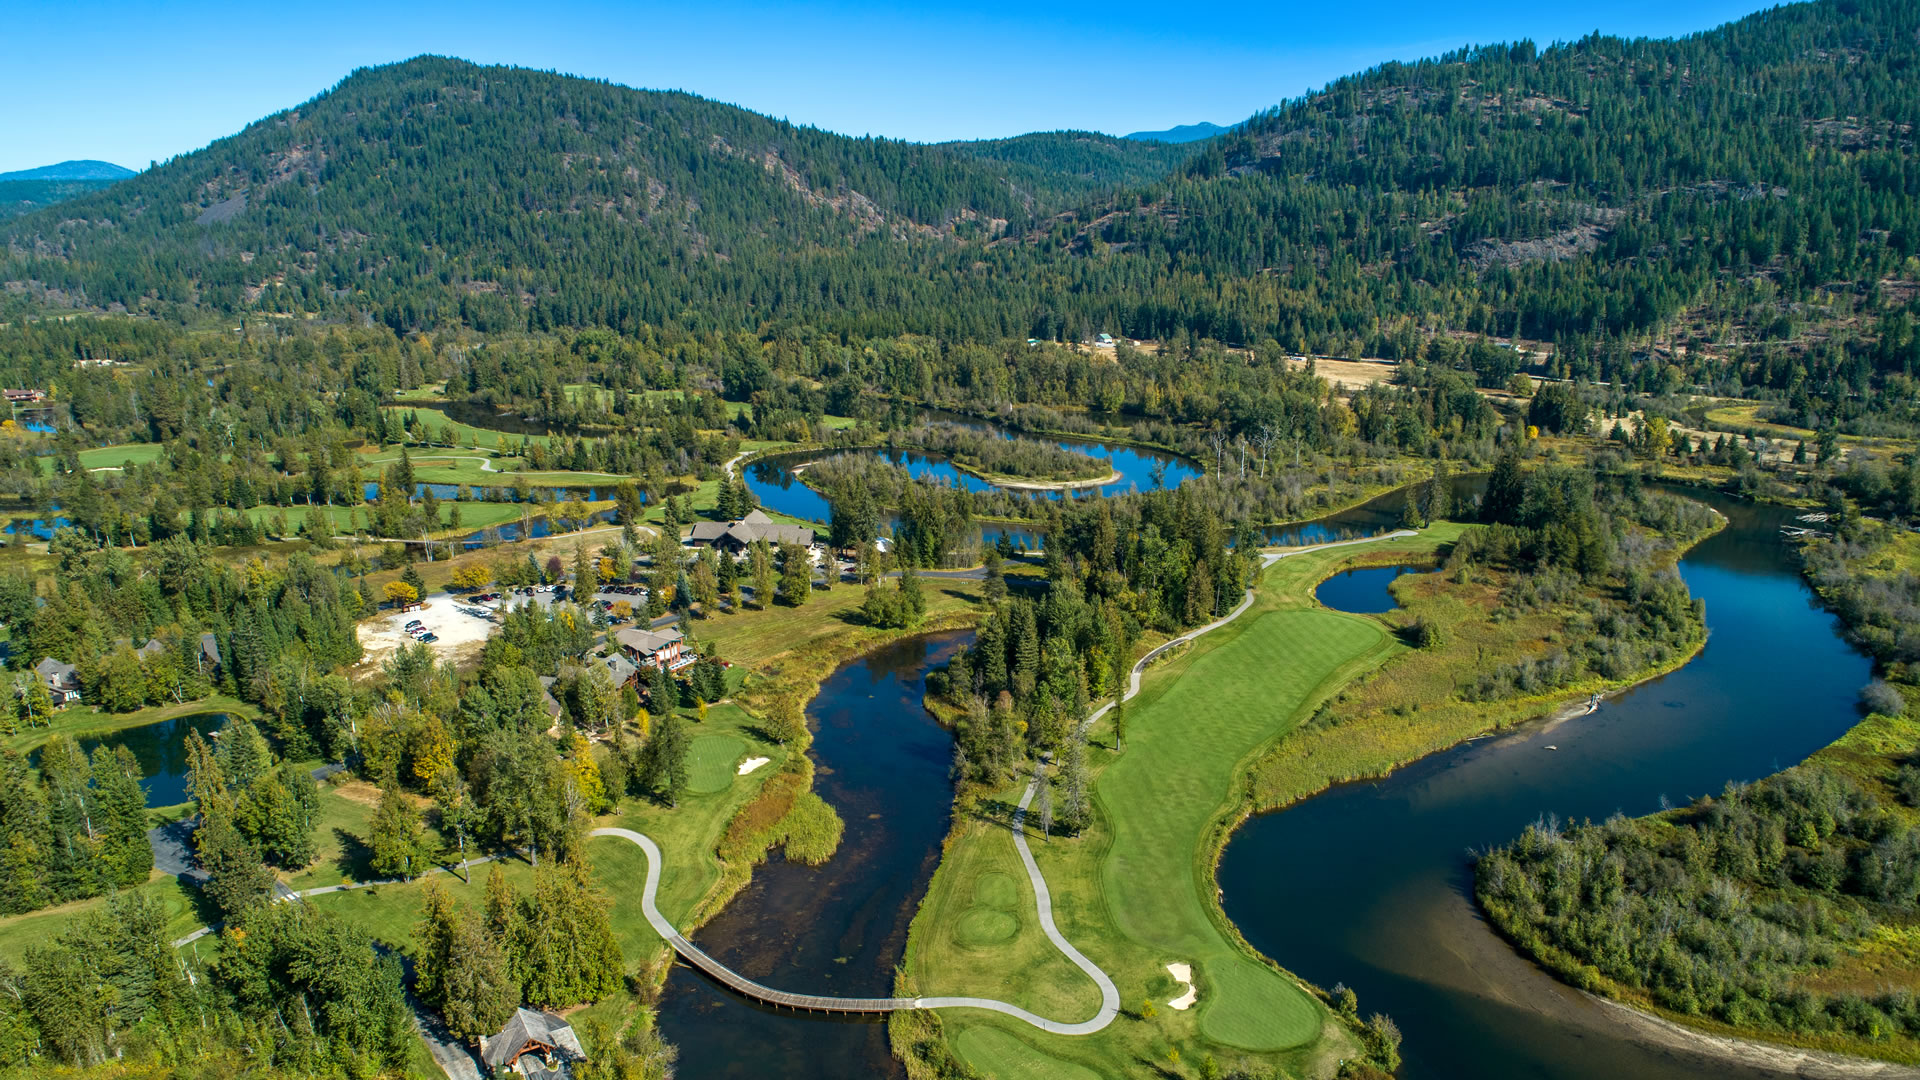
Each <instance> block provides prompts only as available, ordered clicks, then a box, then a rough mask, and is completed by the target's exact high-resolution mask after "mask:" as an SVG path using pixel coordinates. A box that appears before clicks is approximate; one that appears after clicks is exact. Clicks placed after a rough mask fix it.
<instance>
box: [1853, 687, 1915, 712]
mask: <svg viewBox="0 0 1920 1080" xmlns="http://www.w3.org/2000/svg"><path fill="white" fill-rule="evenodd" d="M1860 703H1861V704H1862V705H1865V706H1866V707H1867V711H1868V712H1876V713H1879V714H1880V715H1882V716H1899V715H1900V714H1901V713H1904V712H1906V711H1907V699H1906V698H1905V697H1904V696H1902V695H1901V693H1900V691H1898V690H1895V689H1894V688H1893V687H1892V686H1891V685H1890V684H1888V683H1887V682H1886V681H1885V680H1884V679H1875V680H1873V681H1872V682H1870V683H1868V684H1867V685H1865V686H1863V687H1861V688H1860Z"/></svg>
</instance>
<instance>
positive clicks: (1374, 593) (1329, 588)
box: [1313, 566, 1414, 615]
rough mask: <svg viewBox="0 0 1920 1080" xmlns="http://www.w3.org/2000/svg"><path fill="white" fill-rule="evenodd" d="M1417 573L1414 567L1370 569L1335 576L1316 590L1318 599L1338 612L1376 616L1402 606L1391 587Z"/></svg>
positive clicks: (1349, 571) (1370, 567)
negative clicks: (1401, 576) (1401, 579)
mask: <svg viewBox="0 0 1920 1080" xmlns="http://www.w3.org/2000/svg"><path fill="white" fill-rule="evenodd" d="M1411 573H1414V569H1413V567H1411V566H1369V567H1367V568H1365V569H1363V570H1348V571H1345V572H1343V573H1339V574H1335V575H1333V576H1332V577H1330V578H1328V579H1327V580H1325V581H1323V582H1321V583H1320V587H1319V588H1318V589H1316V590H1314V594H1313V596H1314V599H1316V600H1318V601H1320V602H1321V603H1322V604H1324V605H1326V606H1327V607H1330V608H1332V609H1333V610H1335V611H1351V612H1355V613H1356V614H1361V615H1373V614H1377V613H1379V612H1382V611H1392V610H1393V609H1394V608H1397V607H1399V606H1400V604H1399V602H1398V601H1396V600H1394V598H1393V593H1392V592H1391V591H1390V590H1389V588H1388V587H1389V586H1391V585H1392V584H1393V579H1394V578H1397V577H1399V576H1400V575H1401V574H1411Z"/></svg>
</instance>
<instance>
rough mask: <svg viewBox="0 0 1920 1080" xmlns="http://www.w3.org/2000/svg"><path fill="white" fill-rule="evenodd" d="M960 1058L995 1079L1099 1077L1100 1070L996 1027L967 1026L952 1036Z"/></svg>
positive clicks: (1096, 1079) (1086, 1079)
mask: <svg viewBox="0 0 1920 1080" xmlns="http://www.w3.org/2000/svg"><path fill="white" fill-rule="evenodd" d="M956 1045H958V1047H959V1052H960V1059H961V1060H962V1061H965V1062H966V1063H967V1064H968V1065H971V1066H973V1067H974V1068H975V1069H978V1070H979V1071H980V1073H981V1075H983V1076H991V1077H994V1078H995V1080H1099V1078H1100V1074H1099V1073H1097V1072H1094V1071H1093V1070H1092V1069H1087V1068H1082V1067H1081V1066H1079V1065H1072V1064H1069V1063H1067V1062H1064V1061H1061V1060H1060V1059H1059V1058H1054V1057H1048V1056H1047V1055H1046V1054H1043V1053H1041V1052H1040V1051H1039V1050H1036V1049H1034V1047H1033V1045H1032V1044H1030V1043H1028V1042H1026V1041H1025V1040H1023V1039H1021V1038H1020V1037H1019V1036H1016V1035H1014V1034H1013V1033H1011V1032H1008V1031H1002V1030H1000V1029H998V1028H987V1027H982V1028H968V1029H967V1030H965V1031H963V1032H961V1033H960V1037H959V1039H957V1040H956Z"/></svg>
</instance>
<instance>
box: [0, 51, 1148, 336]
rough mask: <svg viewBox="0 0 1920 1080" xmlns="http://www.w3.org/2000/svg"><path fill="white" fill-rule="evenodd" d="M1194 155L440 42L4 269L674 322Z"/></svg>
mask: <svg viewBox="0 0 1920 1080" xmlns="http://www.w3.org/2000/svg"><path fill="white" fill-rule="evenodd" d="M1094 142H1097V143H1098V144H1099V147H1098V148H1097V149H1094V150H1088V149H1085V148H1084V144H1089V143H1094ZM1134 162H1141V163H1147V164H1134ZM1154 162H1157V163H1158V165H1159V168H1158V169H1157V170H1156V169H1154V168H1152V167H1151V164H1150V163H1154ZM1174 164H1175V160H1174V158H1173V157H1172V156H1170V155H1167V154H1165V153H1158V152H1156V151H1155V150H1154V149H1152V148H1145V147H1133V146H1130V145H1128V144H1124V143H1120V142H1119V141H1118V140H1111V139H1106V138H1104V137H1099V136H1087V137H1080V136H1061V137H1056V136H1035V137H1031V138H1029V139H1024V140H1009V141H1007V142H1005V143H1000V144H994V145H991V146H986V147H981V148H978V149H973V150H955V149H952V148H946V149H943V148H935V147H927V146H921V145H916V144H910V143H903V142H896V141H891V140H885V139H853V138H847V137H843V136H839V135H833V134H829V133H826V132H822V131H818V130H814V129H810V128H803V127H795V126H793V125H790V124H786V123H781V122H778V121H774V120H770V119H768V118H766V117H762V116H759V115H756V114H753V113H750V112H746V111H745V110H742V109H738V108H734V107H732V106H727V105H722V104H718V103H715V102H711V101H706V100H703V99H701V98H697V97H693V96H691V95H687V94H680V93H656V92H644V91H637V90H630V89H627V88H624V87H618V86H613V85H610V84H607V83H603V82H596V81H592V80H587V79H578V78H570V77H565V76H559V75H553V74H547V73H542V72H535V71H527V70H521V69H514V68H497V67H494V68H488V67H479V66H475V65H472V64H468V63H464V62H461V61H457V60H447V59H441V58H436V57H422V58H419V59H415V60H411V61H408V62H406V63H402V64H396V65H393V66H390V67H383V68H373V69H366V70H361V71H358V72H355V73H354V74H353V75H352V76H350V77H349V78H347V79H346V80H344V81H343V82H342V83H341V84H340V85H339V86H337V87H335V88H334V89H333V90H331V91H329V92H328V93H325V94H322V95H321V96H319V97H317V98H315V99H314V100H312V101H310V102H307V103H306V104H304V105H301V106H299V107H298V108H296V109H292V110H289V111H287V112H284V113H280V114H277V115H275V116H272V117H269V118H267V119H265V120H262V121H260V122H258V123H256V124H253V125H252V126H250V127H248V128H247V129H246V130H245V131H243V132H241V133H240V134H238V135H236V136H233V137H231V138H228V139H223V140H221V141H219V142H216V143H214V144H213V145H212V146H210V147H208V148H206V149H205V150H202V151H199V152H196V153H193V154H189V155H186V156H184V157H181V158H178V159H175V160H173V161H171V162H168V163H167V164H165V165H163V166H161V167H159V168H156V169H154V170H151V171H150V172H148V173H147V174H145V175H143V176H141V177H140V178H138V179H137V180H136V181H134V182H132V183H130V184H128V185H127V186H126V187H125V188H124V189H120V190H116V191H114V192H112V193H111V194H110V195H103V196H101V197H99V198H95V199H90V200H82V201H80V202H78V203H76V204H74V205H72V206H69V207H65V208H63V209H62V210H61V211H60V212H58V213H57V214H46V215H41V216H38V217H35V218H32V219H30V220H28V221H24V222H21V223H20V224H19V225H18V226H17V227H16V228H13V229H11V230H9V239H10V240H11V242H12V245H13V251H14V259H13V266H12V269H11V271H10V272H9V273H8V274H7V276H8V277H27V278H31V279H36V280H40V281H44V282H46V283H47V284H49V285H51V286H54V287H57V288H59V289H62V290H65V291H66V292H68V293H69V294H71V295H74V296H75V297H76V298H79V297H84V299H85V300H86V301H88V302H91V303H93V304H96V305H102V306H106V305H114V304H122V305H126V306H127V307H129V308H154V307H157V308H166V307H168V306H171V305H187V306H200V307H211V308H214V309H219V310H232V309H236V308H242V307H247V306H252V305H257V306H260V307H265V308H267V309H270V310H281V311H286V310H316V309H320V310H324V309H327V308H330V307H338V306H339V305H341V304H343V303H345V304H350V305H352V306H356V307H373V308H376V309H379V310H381V311H382V312H383V313H385V314H386V315H387V316H388V317H389V318H390V319H395V320H398V321H399V322H401V323H404V324H408V325H427V324H433V323H438V322H443V321H447V320H454V319H457V320H463V321H466V322H468V323H471V324H473V325H475V326H477V327H479V328H482V329H492V328H501V327H505V326H510V325H515V324H518V323H520V322H522V321H524V319H525V318H526V315H525V308H526V307H527V306H529V305H532V306H535V307H538V308H539V309H540V311H539V315H538V318H539V319H541V320H542V321H547V322H552V323H556V324H591V323H596V322H612V323H614V324H616V325H625V324H631V323H632V322H633V321H634V320H635V319H644V320H647V321H667V320H669V319H672V318H673V317H675V315H676V314H677V313H679V312H680V311H682V310H683V309H685V308H687V307H689V306H696V307H705V306H707V305H709V304H711V303H713V302H715V301H718V302H719V303H721V304H722V305H727V304H728V302H729V299H730V296H729V294H737V293H739V292H740V291H741V289H742V287H743V286H749V287H750V286H751V285H753V284H757V283H759V282H760V281H762V280H764V279H765V278H766V277H767V276H768V273H769V271H768V265H769V264H771V263H777V262H782V261H786V260H790V259H793V258H795V257H806V258H811V257H812V255H811V254H810V253H817V252H851V251H856V250H861V249H872V248H879V249H882V250H885V251H888V252H891V251H893V250H894V249H896V248H899V247H913V246H915V245H918V244H920V243H922V242H936V243H942V244H947V243H950V242H951V241H952V240H953V239H954V238H956V237H958V238H984V237H990V236H994V235H997V234H999V233H1000V232H1001V231H1002V230H1004V229H1005V228H1006V227H1007V224H1008V222H1009V221H1012V222H1013V223H1014V224H1015V226H1016V227H1017V228H1021V229H1024V228H1025V227H1026V226H1027V223H1028V222H1029V221H1030V220H1031V219H1033V218H1034V217H1035V215H1046V214H1049V213H1053V212H1055V211H1057V210H1059V209H1061V208H1062V206H1063V205H1064V204H1065V203H1066V201H1067V200H1068V199H1069V198H1072V197H1081V196H1084V195H1086V194H1088V193H1089V192H1091V191H1106V190H1108V189H1111V188H1114V187H1116V186H1118V185H1119V184H1121V183H1138V182H1140V181H1142V180H1144V179H1146V178H1148V177H1149V176H1151V175H1159V174H1164V173H1165V172H1166V171H1168V170H1169V169H1170V168H1171V167H1172V166H1173V165H1174ZM1109 170H1111V171H1110V172H1109ZM878 261H880V262H883V263H889V264H891V263H898V262H899V261H900V256H898V255H894V254H888V255H886V256H884V257H882V258H881V259H879V260H878ZM802 288H803V289H805V291H806V292H810V293H812V294H813V295H816V296H818V295H820V294H821V293H823V292H824V293H826V294H827V295H829V296H830V295H831V291H832V286H831V285H830V284H828V283H826V282H822V281H819V280H818V279H817V278H816V279H815V280H813V281H810V282H808V283H807V284H806V285H805V286H802ZM710 290H711V291H710ZM716 294H717V295H716ZM802 302H804V300H803V299H802V298H801V297H800V296H795V295H789V294H784V293H781V292H776V293H775V294H773V295H768V296H751V297H748V298H746V303H747V304H749V305H751V306H753V307H755V308H768V307H781V306H787V305H791V304H795V303H802ZM737 304H738V301H734V303H733V305H732V306H733V307H734V310H733V311H730V312H728V315H729V317H731V318H733V319H736V320H737V318H738V307H737Z"/></svg>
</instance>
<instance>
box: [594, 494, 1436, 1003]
mask: <svg viewBox="0 0 1920 1080" xmlns="http://www.w3.org/2000/svg"><path fill="white" fill-rule="evenodd" d="M734 460H735V461H737V460H739V459H738V458H736V459H734ZM732 466H733V462H732V461H729V462H727V468H728V469H729V470H731V468H732ZM1417 535H1419V534H1418V533H1415V532H1413V531H1412V530H1409V529H1398V530H1395V531H1393V532H1389V533H1382V534H1381V535H1379V536H1369V537H1362V538H1360V539H1358V540H1340V541H1336V542H1334V543H1329V544H1315V545H1312V546H1311V547H1303V548H1299V549H1297V550H1294V551H1287V552H1276V553H1270V554H1265V555H1262V556H1261V560H1262V562H1261V565H1262V567H1263V568H1264V567H1267V566H1272V565H1273V564H1274V563H1276V562H1278V561H1280V560H1281V559H1284V558H1287V557H1289V556H1292V555H1300V554H1304V553H1305V552H1308V551H1319V550H1322V549H1325V548H1332V547H1345V546H1347V545H1350V544H1365V543H1371V542H1374V541H1378V540H1390V539H1394V538H1397V537H1405V536H1417ZM1252 605H1253V591H1252V590H1251V589H1249V590H1248V591H1247V595H1246V596H1245V597H1244V598H1243V599H1242V600H1241V601H1240V603H1239V605H1238V606H1237V607H1235V608H1234V609H1233V610H1232V611H1230V612H1228V613H1227V614H1226V615H1224V616H1222V617H1221V618H1219V619H1216V620H1215V621H1213V622H1210V623H1208V624H1207V625H1205V626H1202V627H1200V628H1199V629H1197V630H1192V631H1189V632H1187V633H1185V634H1182V635H1180V636H1179V637H1177V638H1174V639H1173V640H1172V641H1169V642H1167V643H1166V644H1164V645H1161V646H1160V647H1159V648H1156V649H1154V650H1153V651H1152V652H1150V653H1148V654H1147V655H1146V656H1143V657H1141V658H1140V660H1139V661H1138V662H1137V663H1135V664H1134V665H1133V671H1132V673H1131V674H1132V677H1131V678H1130V680H1129V685H1128V688H1127V696H1128V697H1133V696H1134V695H1135V694H1138V693H1139V692H1140V676H1141V673H1142V672H1144V671H1145V670H1146V668H1147V665H1148V664H1150V663H1151V662H1152V661H1153V660H1154V659H1155V658H1156V657H1158V656H1160V655H1161V654H1162V653H1164V652H1166V651H1167V650H1168V649H1171V648H1173V647H1174V646H1176V645H1182V644H1185V643H1187V642H1189V641H1192V640H1193V639H1194V638H1197V637H1199V636H1200V635H1202V634H1205V633H1208V632H1210V631H1213V630H1217V629H1219V628H1220V627H1222V626H1225V625H1226V624H1228V623H1230V622H1232V621H1233V620H1235V619H1237V618H1239V617H1240V616H1241V615H1242V614H1243V613H1245V612H1246V610H1247V608H1249V607H1251V606H1252ZM1112 707H1113V706H1112V704H1111V703H1109V704H1107V705H1105V706H1103V707H1102V708H1101V709H1100V710H1099V711H1098V712H1095V713H1094V714H1093V715H1092V716H1091V717H1089V718H1088V722H1092V721H1093V720H1095V719H1098V718H1099V717H1100V716H1101V715H1102V714H1103V713H1105V712H1106V711H1107V710H1108V709H1110V708H1112ZM1039 784H1040V781H1039V778H1038V777H1036V778H1035V779H1034V781H1033V782H1032V783H1030V784H1028V785H1027V791H1026V794H1025V795H1023V796H1021V798H1020V805H1019V807H1018V808H1017V809H1016V810H1015V811H1014V813H1013V824H1012V830H1013V845H1014V847H1015V848H1017V849H1019V852H1020V862H1021V864H1022V865H1023V866H1025V867H1026V871H1027V881H1028V883H1030V884H1031V885H1032V886H1033V895H1034V901H1035V906H1036V907H1037V908H1038V909H1039V914H1040V929H1041V930H1042V931H1044V932H1045V933H1046V935H1047V940H1048V941H1051V942H1053V946H1054V948H1056V949H1059V950H1060V953H1061V955H1063V956H1065V957H1066V958H1067V959H1068V960H1070V961H1072V962H1073V965H1074V966H1075V967H1077V968H1079V969H1080V970H1081V971H1084V972H1086V973H1087V977H1088V978H1091V979H1092V980H1093V981H1094V984H1095V985H1097V986H1099V987H1100V1008H1099V1011H1097V1012H1095V1013H1094V1014H1093V1016H1092V1018H1091V1019H1087V1020H1083V1021H1081V1022H1079V1023H1077V1024H1068V1023H1062V1022H1061V1021H1058V1020H1049V1019H1047V1018H1046V1017H1044V1016H1039V1015H1036V1014H1034V1013H1031V1012H1028V1011H1027V1010H1025V1009H1023V1008H1021V1007H1020V1006H1018V1005H1013V1004H1010V1003H1008V1002H1005V1001H995V1000H994V999H992V998H976V997H918V998H843V997H822V996H819V995H815V994H795V993H790V992H788V991H785V990H775V989H773V988H772V987H770V986H765V985H763V984H761V983H757V982H754V981H753V980H752V979H749V978H747V977H745V976H743V975H740V974H737V973H736V972H734V970H733V969H732V968H729V967H727V966H726V965H725V964H722V963H721V962H720V961H718V960H715V959H714V958H713V957H711V956H708V955H707V954H706V953H705V952H704V951H702V950H701V948H700V947H699V946H698V945H695V944H694V943H693V942H691V941H688V940H687V939H686V937H685V936H684V935H682V934H681V933H680V931H678V930H676V929H674V926H673V923H672V922H670V921H668V919H667V917H666V916H665V915H662V914H661V913H660V909H659V908H658V907H656V906H655V899H656V897H657V896H658V895H659V891H660V865H661V859H662V856H661V854H660V846H659V845H658V844H655V843H654V842H653V840H652V839H651V838H650V837H648V836H647V835H646V834H644V833H638V832H635V831H633V830H632V829H612V828H608V829H595V830H593V831H592V832H590V833H588V834H587V835H589V836H612V837H618V838H619V839H622V840H626V841H629V842H630V843H632V844H634V845H636V846H638V847H639V848H640V850H641V851H643V852H645V853H646V855H647V880H646V884H645V886H644V887H643V888H642V889H641V892H640V910H641V912H642V913H644V914H645V915H646V917H647V922H648V924H649V925H651V926H652V927H653V930H654V932H655V933H657V934H659V935H660V936H661V937H662V938H664V939H665V940H666V942H667V944H669V945H671V946H673V951H674V952H676V953H678V954H680V956H681V957H682V958H683V959H685V960H686V961H687V963H689V964H691V965H692V966H694V967H696V968H699V969H700V970H701V971H704V972H706V973H707V974H708V975H709V976H711V977H712V978H713V979H714V980H715V981H717V982H719V983H721V984H722V985H724V986H727V987H728V988H730V989H732V990H734V991H735V992H736V993H739V994H742V995H744V996H746V997H749V998H752V999H754V1000H756V1001H761V1002H765V1003H766V1004H769V1005H774V1006H780V1007H785V1008H789V1009H794V1010H804V1011H807V1012H828V1013H889V1012H903V1011H906V1010H910V1009H986V1010H988V1011H989V1012H997V1013H1000V1014H1001V1015H1003V1016H1011V1017H1013V1018H1014V1019H1016V1020H1020V1021H1023V1022H1025V1023H1028V1024H1031V1025H1033V1026H1034V1027H1036V1028H1039V1029H1040V1030H1041V1031H1046V1032H1050V1033H1052V1034H1055V1035H1091V1034H1093V1033H1094V1032H1096V1031H1099V1030H1101V1029H1102V1028H1104V1027H1106V1026H1107V1025H1108V1024H1111V1023H1113V1018H1114V1017H1115V1016H1118V1015H1119V1013H1120V990H1119V988H1118V987H1116V986H1114V984H1113V979H1112V978H1111V977H1109V976H1108V975H1107V973H1106V972H1104V971H1102V970H1100V967H1099V965H1097V964H1095V963H1094V962H1093V961H1091V960H1089V959H1087V957H1086V955H1085V954H1084V953H1082V952H1081V951H1080V950H1079V949H1076V948H1074V947H1073V943H1072V942H1070V941H1068V940H1067V939H1066V936H1065V935H1063V934H1062V933H1060V928H1059V927H1058V926H1056V925H1054V921H1053V896H1052V894H1051V893H1049V892H1048V891H1047V882H1046V879H1045V878H1044V877H1042V876H1041V875H1040V866H1039V864H1038V863H1036V862H1034V860H1033V851H1032V849H1031V848H1029V847H1028V846H1027V834H1026V820H1027V807H1028V806H1029V805H1031V804H1032V802H1033V797H1034V795H1035V793H1036V792H1037V791H1038V790H1039Z"/></svg>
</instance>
